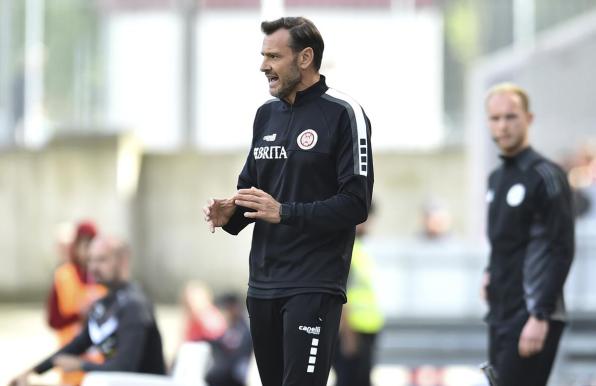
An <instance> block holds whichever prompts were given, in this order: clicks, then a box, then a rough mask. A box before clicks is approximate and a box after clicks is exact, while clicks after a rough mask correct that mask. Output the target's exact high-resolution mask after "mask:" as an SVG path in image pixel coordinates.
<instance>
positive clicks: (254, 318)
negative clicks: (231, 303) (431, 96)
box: [204, 18, 373, 386]
mask: <svg viewBox="0 0 596 386" xmlns="http://www.w3.org/2000/svg"><path fill="white" fill-rule="evenodd" d="M261 29H262V31H263V32H264V33H265V38H264V41H263V50H262V55H263V57H264V58H263V64H262V66H261V71H263V72H264V73H265V75H266V77H267V79H268V82H269V89H270V93H271V94H272V95H273V96H274V97H277V98H276V99H273V100H271V101H269V102H268V103H265V104H264V105H263V106H261V107H260V108H259V110H258V111H257V114H256V117H255V122H254V127H253V140H252V146H251V150H250V153H249V155H248V158H247V160H246V164H245V165H244V168H243V170H242V172H241V174H240V177H239V179H238V189H239V190H238V193H237V194H236V195H235V196H234V197H232V198H231V199H223V200H220V199H218V200H211V201H210V203H209V205H208V206H206V207H205V208H204V212H205V216H206V220H207V222H208V224H209V227H210V229H211V230H212V231H213V229H214V227H218V226H223V228H224V230H226V231H227V232H229V233H231V234H237V233H238V232H240V231H241V230H242V229H243V228H244V227H245V226H246V225H248V224H249V223H251V222H255V226H254V231H253V238H252V247H251V251H250V278H249V283H248V284H249V288H248V298H247V306H248V311H249V316H250V329H251V334H252V338H253V345H254V350H255V357H256V360H257V367H258V369H259V374H260V376H261V381H262V383H263V386H282V385H283V386H307V385H308V386H323V385H325V384H326V381H327V377H328V375H329V368H330V364H331V358H332V354H333V348H334V347H335V342H336V338H337V330H338V326H339V319H340V315H341V307H342V304H343V303H344V302H345V299H346V293H345V289H346V281H347V276H348V271H349V267H350V259H351V254H352V247H353V243H354V235H355V226H356V225H357V224H358V223H361V222H363V221H364V220H365V219H366V218H367V215H368V209H369V206H370V202H371V195H372V187H373V164H372V153H371V146H370V122H369V120H368V118H367V117H366V115H365V114H364V111H363V110H362V108H361V107H360V106H359V105H358V104H357V103H356V102H354V101H353V100H352V99H351V98H349V97H347V96H346V95H344V94H342V93H340V92H338V91H335V90H333V89H330V88H328V87H327V85H326V84H325V77H324V76H322V75H320V74H319V68H320V64H321V59H322V54H323V40H322V38H321V35H320V34H319V32H318V30H317V29H316V27H315V26H314V25H313V24H312V22H310V21H309V20H307V19H304V18H281V19H278V20H276V21H273V22H263V23H262V24H261Z"/></svg>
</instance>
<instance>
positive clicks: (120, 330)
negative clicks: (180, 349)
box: [11, 236, 165, 386]
mask: <svg viewBox="0 0 596 386" xmlns="http://www.w3.org/2000/svg"><path fill="white" fill-rule="evenodd" d="M129 255H130V251H129V248H128V246H127V245H126V244H124V243H123V242H122V241H120V240H117V239H115V238H109V237H101V236H100V237H98V238H96V239H94V240H93V242H92V244H91V247H90V255H89V262H88V267H89V272H90V273H91V274H92V275H93V277H94V278H95V280H96V281H97V282H98V283H100V284H103V285H104V286H106V287H107V288H108V294H107V295H106V296H105V297H103V298H101V299H100V300H98V301H97V302H95V303H94V304H93V305H92V307H91V310H90V312H89V314H88V317H87V321H86V323H85V324H84V327H83V330H82V331H81V332H80V333H79V334H78V335H77V336H76V337H75V338H74V339H72V340H71V341H70V342H69V343H68V344H67V345H66V346H64V347H63V348H61V349H60V350H58V351H57V352H56V353H54V354H53V355H51V356H49V357H48V358H46V359H45V360H43V361H42V362H40V363H39V364H37V365H36V366H35V367H33V368H32V369H31V370H28V371H26V372H24V373H23V374H21V375H19V376H18V377H17V378H15V379H14V380H13V381H12V382H11V385H12V386H23V385H28V381H27V379H28V377H29V375H30V374H31V373H37V374H41V373H43V372H45V371H47V370H49V369H51V368H53V367H59V368H61V369H62V370H64V371H67V372H68V371H81V370H82V371H130V372H140V373H152V374H165V363H164V358H163V351H162V343H161V335H160V333H159V330H158V328H157V324H156V322H155V317H154V314H153V307H152V306H151V304H150V303H149V301H148V300H147V298H146V297H145V295H144V294H143V292H142V291H141V290H140V288H139V287H138V286H137V285H135V284H133V283H130V282H129V272H130V267H129ZM91 346H94V347H96V348H98V349H99V350H100V352H101V353H102V354H103V356H104V357H105V362H103V363H102V364H97V363H93V362H89V361H86V360H85V359H84V358H82V357H81V356H80V355H81V354H83V353H84V352H85V351H86V350H87V349H88V348H90V347H91Z"/></svg>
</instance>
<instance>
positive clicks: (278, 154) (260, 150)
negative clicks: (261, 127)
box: [253, 146, 288, 159]
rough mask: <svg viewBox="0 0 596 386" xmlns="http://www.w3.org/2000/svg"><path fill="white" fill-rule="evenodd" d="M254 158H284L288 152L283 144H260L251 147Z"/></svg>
mask: <svg viewBox="0 0 596 386" xmlns="http://www.w3.org/2000/svg"><path fill="white" fill-rule="evenodd" d="M253 156H254V157H255V159H286V158H288V154H287V153H286V148H285V147H283V146H261V147H255V148H254V149H253Z"/></svg>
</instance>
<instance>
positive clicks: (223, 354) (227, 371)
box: [205, 294, 252, 386]
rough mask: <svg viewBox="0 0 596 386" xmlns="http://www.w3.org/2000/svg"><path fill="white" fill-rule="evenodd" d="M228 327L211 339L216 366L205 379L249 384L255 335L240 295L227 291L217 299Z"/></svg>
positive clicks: (213, 385) (218, 384)
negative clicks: (253, 337)
mask: <svg viewBox="0 0 596 386" xmlns="http://www.w3.org/2000/svg"><path fill="white" fill-rule="evenodd" d="M217 304H218V306H219V309H220V310H221V312H222V314H223V316H224V318H225V322H226V328H225V330H224V332H223V334H222V335H221V336H220V337H219V338H217V339H215V340H212V341H211V342H210V344H211V352H212V366H211V367H210V368H209V370H208V371H207V375H206V377H205V381H206V382H207V384H208V385H209V386H245V385H246V380H247V375H248V367H249V363H250V359H251V356H252V339H251V336H250V330H249V328H248V323H247V321H246V318H245V316H244V307H243V304H242V301H241V300H240V297H239V296H237V295H235V294H226V295H223V296H222V297H221V298H220V299H219V300H218V302H217Z"/></svg>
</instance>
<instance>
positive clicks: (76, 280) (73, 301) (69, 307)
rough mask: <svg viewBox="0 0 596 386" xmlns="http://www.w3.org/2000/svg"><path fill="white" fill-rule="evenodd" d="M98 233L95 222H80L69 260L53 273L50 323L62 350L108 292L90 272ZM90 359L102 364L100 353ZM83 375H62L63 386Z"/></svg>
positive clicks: (77, 373) (68, 254)
mask: <svg viewBox="0 0 596 386" xmlns="http://www.w3.org/2000/svg"><path fill="white" fill-rule="evenodd" d="M96 234H97V229H96V226H95V224H94V223H93V222H91V221H82V222H80V223H79V224H78V225H77V227H76V231H75V234H74V238H72V239H71V240H68V244H67V245H68V246H67V248H66V252H67V256H66V257H67V260H66V261H63V262H62V263H61V264H60V266H58V268H56V270H55V272H54V278H53V281H52V288H51V290H50V294H49V296H48V302H47V313H48V324H49V325H50V327H51V328H53V329H54V330H55V331H56V335H57V337H58V344H59V347H63V346H64V345H65V344H67V343H68V342H70V341H71V340H72V339H73V338H74V337H75V336H76V335H77V334H78V333H79V332H81V327H82V322H83V321H84V319H85V317H86V315H87V312H88V311H89V307H90V306H91V304H92V303H93V302H95V301H96V300H97V299H99V298H101V297H102V296H104V295H105V294H106V292H107V291H106V288H105V287H104V286H102V285H100V284H97V283H95V280H93V278H92V277H91V275H89V273H88V271H87V260H88V257H89V245H90V244H91V242H92V241H93V238H94V237H95V236H96ZM60 236H61V237H63V236H64V235H60ZM71 237H72V235H71ZM58 242H59V244H58V247H59V248H63V247H64V245H63V244H62V243H63V242H64V240H58ZM59 252H62V250H59ZM61 257H62V256H61ZM87 359H89V360H91V361H94V362H97V363H100V362H101V361H102V357H101V355H100V354H99V353H97V352H90V353H88V355H87ZM83 375H84V373H82V372H69V373H62V383H64V384H66V385H78V384H80V383H81V381H82V379H83Z"/></svg>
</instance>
